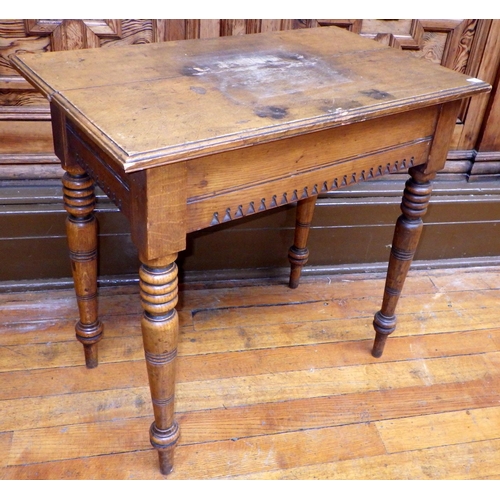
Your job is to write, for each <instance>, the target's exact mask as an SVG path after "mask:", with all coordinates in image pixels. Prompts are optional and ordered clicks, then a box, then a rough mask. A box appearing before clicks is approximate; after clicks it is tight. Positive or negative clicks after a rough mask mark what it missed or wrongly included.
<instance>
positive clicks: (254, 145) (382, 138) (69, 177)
mask: <svg viewBox="0 0 500 500" xmlns="http://www.w3.org/2000/svg"><path fill="white" fill-rule="evenodd" d="M12 63H13V64H14V66H15V67H16V68H17V69H18V70H19V72H20V73H21V74H22V75H23V76H25V77H26V78H27V79H28V81H30V82H31V83H32V84H33V85H34V86H35V87H36V88H37V89H38V90H40V91H41V92H42V93H43V94H44V95H45V96H47V98H48V99H49V100H50V105H51V113H52V123H53V132H54V143H55V151H56V154H57V155H58V157H59V158H60V159H61V162H62V166H63V168H64V169H65V171H66V173H65V175H64V177H63V191H64V204H65V207H66V209H67V212H68V218H67V232H68V241H69V248H70V257H71V262H72V266H73V274H74V281H75V289H76V295H77V300H78V306H79V312H80V320H79V321H78V323H77V325H76V335H77V338H78V340H80V341H81V342H82V343H83V345H84V349H85V358H86V364H87V366H88V367H95V366H96V365H97V342H98V340H99V339H100V338H101V336H102V333H103V325H102V324H101V322H100V321H99V318H98V313H97V284H96V282H97V277H96V274H97V272H96V258H97V235H96V222H95V218H94V214H93V211H94V205H95V197H94V183H95V184H97V185H99V186H100V187H101V188H102V189H103V190H104V192H105V193H107V195H108V196H109V197H110V198H111V199H112V200H113V201H114V202H115V203H116V205H117V206H118V207H119V208H120V210H121V211H122V212H123V213H124V214H125V215H126V216H127V217H128V220H129V221H130V225H131V234H132V239H133V241H134V243H135V245H136V246H137V248H138V251H139V256H140V260H141V263H142V265H141V267H140V270H139V276H140V290H141V300H142V305H143V308H144V315H143V319H142V332H143V338H144V349H145V358H146V363H147V369H148V374H149V382H150V387H151V397H152V402H153V408H154V418H155V420H154V423H153V424H152V426H151V430H150V436H151V443H152V444H153V446H154V447H155V448H156V449H157V450H158V452H159V456H160V468H161V471H162V472H163V473H164V474H168V473H169V472H170V471H171V470H172V464H173V450H174V447H175V444H176V442H177V440H178V437H179V429H178V426H177V423H176V421H175V419H174V393H175V359H176V353H177V335H178V328H179V327H178V319H177V313H176V311H175V305H176V303H177V267H176V264H175V260H176V257H177V253H178V252H180V251H182V250H184V248H185V242H186V234H188V233H189V232H192V231H196V230H199V229H202V228H206V227H210V226H216V225H219V224H223V223H224V222H226V221H230V220H234V219H238V218H240V217H246V216H249V215H251V214H254V213H259V212H262V211H265V210H270V209H272V208H274V207H278V206H282V205H285V204H289V203H297V229H296V233H295V240H294V243H293V245H292V247H291V249H290V252H289V258H290V261H291V265H292V272H291V278H290V286H292V287H296V286H297V285H298V282H299V276H300V270H301V268H302V266H303V265H304V263H305V262H306V260H307V255H308V252H307V247H306V243H307V233H308V228H309V224H310V222H311V219H312V215H313V211H314V205H315V201H316V198H317V196H318V195H320V194H321V193H324V192H327V191H329V190H332V189H337V188H342V187H343V186H346V185H349V184H352V183H356V182H360V181H364V180H369V179H372V178H375V177H378V176H382V175H384V174H387V173H391V172H396V171H401V170H406V169H407V170H408V172H409V174H410V177H409V180H408V182H407V184H406V188H405V190H404V193H403V201H402V205H401V209H402V215H401V217H400V218H399V220H398V222H397V224H396V229H395V235H394V241H393V244H392V249H391V254H390V261H389V270H388V275H387V282H386V287H385V292H384V298H383V303H382V308H381V310H380V311H379V312H377V313H376V315H375V320H374V327H375V331H376V338H375V344H374V348H373V355H375V356H380V355H381V354H382V351H383V348H384V343H385V339H386V338H387V335H388V334H390V333H391V332H392V331H394V329H395V323H396V319H395V308H396V303H397V301H398V297H399V295H400V293H401V289H402V286H403V283H404V280H405V277H406V273H407V271H408V269H409V266H410V263H411V260H412V257H413V254H414V252H415V248H416V245H417V242H418V239H419V236H420V232H421V229H422V219H421V217H422V216H423V215H424V213H425V212H426V209H427V205H428V202H429V198H430V194H431V182H430V181H431V179H432V178H433V177H434V176H435V173H436V171H438V170H439V169H441V168H442V167H443V165H444V162H445V159H446V154H447V151H448V148H449V142H450V139H451V136H452V132H453V129H454V125H455V120H456V117H457V113H458V109H459V106H460V103H461V100H462V99H464V98H467V97H470V96H472V95H474V94H477V93H480V92H486V91H488V90H489V85H488V84H486V83H484V82H482V81H480V80H477V79H474V78H468V77H467V76H464V75H460V74H457V73H454V72H452V71H450V70H447V69H445V68H442V67H440V66H435V65H432V64H430V63H428V62H426V61H421V60H417V59H415V58H413V57H411V56H409V55H407V54H404V53H401V52H400V51H396V50H393V49H390V48H387V47H384V46H382V45H380V44H378V43H376V42H373V41H369V40H365V39H363V38H361V37H359V36H357V35H354V34H352V33H349V32H347V31H344V30H340V29H337V28H318V29H306V30H297V31H285V32H274V33H266V34H258V35H245V36H240V37H223V38H218V39H211V40H188V41H182V42H169V43H162V44H151V45H141V46H129V47H121V48H109V49H108V48H106V49H89V50H81V51H70V52H55V53H46V54H23V55H19V56H15V57H13V58H12Z"/></svg>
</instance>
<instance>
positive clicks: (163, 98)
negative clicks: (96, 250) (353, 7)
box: [11, 27, 490, 172]
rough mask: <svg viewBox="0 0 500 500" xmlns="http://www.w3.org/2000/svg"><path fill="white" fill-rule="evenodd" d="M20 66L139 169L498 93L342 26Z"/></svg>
mask: <svg viewBox="0 0 500 500" xmlns="http://www.w3.org/2000/svg"><path fill="white" fill-rule="evenodd" d="M11 60H12V63H13V65H14V66H15V67H16V68H17V69H18V70H19V72H20V73H21V74H22V75H23V76H24V77H25V78H26V79H27V80H28V81H30V82H31V83H32V84H33V85H34V86H35V87H36V88H37V89H39V90H40V91H41V92H42V93H43V94H44V95H45V96H47V98H48V99H50V100H53V101H54V102H55V103H57V104H58V105H59V106H60V107H61V108H62V109H63V110H65V112H66V113H67V115H68V116H69V117H70V119H71V120H72V121H73V122H75V123H76V124H77V126H79V127H80V128H82V129H83V130H84V131H85V133H87V134H89V136H90V137H91V138H92V139H93V140H94V141H95V142H96V143H97V144H98V145H99V147H101V148H103V149H104V150H105V151H106V152H107V153H108V154H110V155H111V156H112V157H113V158H114V159H115V160H116V161H117V163H118V164H119V165H121V166H122V167H123V169H124V170H125V171H128V172H131V171H135V170H140V169H144V168H149V167H154V166H158V165H162V164H167V163H173V162H177V161H183V160H186V159H189V158H194V157H199V156H204V155H206V154H211V153H215V152H220V151H226V150H230V149H236V148H240V147H244V146H247V145H253V144H258V143H260V142H266V141H271V140H277V139H281V138H284V137H290V136H293V135H298V134H303V133H307V132H312V131H316V130H321V129H325V128H329V127H334V126H338V125H343V124H348V123H354V122H357V121H362V120H366V119H368V118H374V117H378V116H384V115H388V114H394V113H397V112H402V111H408V110H411V109H416V108H419V107H423V106H430V105H434V104H439V103H441V102H447V101H452V100H457V99H461V98H465V97H469V96H472V95H474V94H476V93H479V92H484V91H487V90H489V89H490V86H489V85H488V84H487V83H485V82H482V81H481V80H478V79H476V78H471V77H468V76H466V75H462V74H459V73H456V72H454V71H451V70H448V69H446V68H443V67H441V66H439V65H436V64H432V63H430V62H428V61H425V60H420V59H418V58H416V57H414V56H412V55H411V54H408V53H406V52H402V51H400V50H396V49H392V48H389V47H386V46H383V45H382V44H380V43H378V42H375V41H372V40H368V39H365V38H362V37H361V36H359V35H356V34H353V33H350V32H348V31H346V30H343V29H339V28H336V27H321V28H312V29H302V30H291V31H281V32H271V33H261V34H255V35H242V36H233V37H220V38H215V39H209V40H185V41H178V42H165V43H157V44H145V45H131V46H126V47H112V48H102V49H85V50H75V51H65V52H52V53H36V54H22V55H17V56H14V57H13V58H12V59H11Z"/></svg>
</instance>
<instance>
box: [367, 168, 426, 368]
mask: <svg viewBox="0 0 500 500" xmlns="http://www.w3.org/2000/svg"><path fill="white" fill-rule="evenodd" d="M409 173H410V175H411V178H410V179H408V181H407V182H406V186H405V190H404V193H403V200H402V202H401V212H402V215H400V217H399V219H398V220H397V223H396V228H395V231H394V238H393V241H392V248H391V255H390V258H389V268H388V271H387V278H386V282H385V289H384V298H383V301H382V308H381V310H380V311H379V312H377V313H376V314H375V318H374V320H373V327H374V329H375V332H376V335H375V342H374V345H373V349H372V355H373V356H374V357H376V358H379V357H380V356H382V353H383V351H384V347H385V342H386V340H387V337H388V335H390V334H391V333H392V332H393V331H394V330H395V329H396V315H395V311H396V305H397V303H398V300H399V296H400V295H401V291H402V289H403V284H404V282H405V279H406V275H407V274H408V270H409V269H410V265H411V262H412V260H413V256H414V254H415V251H416V249H417V245H418V241H419V239H420V235H421V233H422V227H423V222H422V217H423V215H425V213H426V211H427V207H428V205H429V200H430V197H431V191H432V185H431V182H430V179H431V178H432V177H434V176H435V174H430V175H428V176H425V175H423V174H421V173H420V171H419V170H418V168H416V167H415V168H411V169H410V170H409Z"/></svg>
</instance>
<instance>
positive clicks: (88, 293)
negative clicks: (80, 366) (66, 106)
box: [62, 167, 103, 368]
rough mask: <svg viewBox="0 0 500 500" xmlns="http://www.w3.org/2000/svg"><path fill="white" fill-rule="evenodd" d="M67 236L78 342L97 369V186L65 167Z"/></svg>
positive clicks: (79, 171)
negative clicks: (76, 315) (78, 315)
mask: <svg viewBox="0 0 500 500" xmlns="http://www.w3.org/2000/svg"><path fill="white" fill-rule="evenodd" d="M62 183H63V200H64V207H65V209H66V211H67V212H68V217H67V219H66V233H67V236H68V246H69V255H70V259H71V267H72V272H73V280H74V283H75V292H76V299H77V303H78V310H79V314H80V320H79V321H78V322H77V324H76V326H75V330H76V338H77V339H78V340H79V341H80V342H81V343H82V344H83V347H84V352H85V364H86V365H87V367H88V368H94V367H96V366H97V342H98V341H99V340H100V338H101V337H102V332H103V326H102V323H101V322H100V321H99V319H98V315H97V222H96V219H95V217H94V208H95V195H94V184H93V182H92V180H91V179H90V177H89V176H88V175H87V174H86V173H85V172H84V171H83V170H82V169H81V168H80V167H66V173H65V174H64V176H63V179H62Z"/></svg>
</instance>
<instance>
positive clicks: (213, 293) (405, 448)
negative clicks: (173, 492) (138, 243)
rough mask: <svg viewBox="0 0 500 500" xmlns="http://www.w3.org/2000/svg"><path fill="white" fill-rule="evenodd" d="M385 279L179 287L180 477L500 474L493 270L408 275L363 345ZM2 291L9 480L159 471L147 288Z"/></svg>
mask: <svg viewBox="0 0 500 500" xmlns="http://www.w3.org/2000/svg"><path fill="white" fill-rule="evenodd" d="M383 286H384V279H383V275H381V274H352V275H335V276H323V277H311V278H307V279H304V280H303V282H302V283H301V285H300V287H299V288H298V289H296V290H290V289H289V288H287V286H286V284H285V283H275V284H261V285H258V284H254V285H252V286H243V285H241V284H240V285H239V286H227V287H226V288H224V287H220V285H219V286H218V287H216V288H214V287H210V286H199V285H198V286H191V287H185V288H184V289H182V290H181V292H180V301H179V306H178V310H179V317H180V323H181V334H180V345H179V358H178V360H179V363H178V379H177V380H178V383H177V401H176V411H177V418H178V421H179V423H180V425H181V438H180V441H179V445H178V447H177V451H176V466H175V470H174V472H173V473H172V475H171V476H169V477H170V478H172V479H252V480H254V479H498V478H499V477H500V312H499V307H498V304H499V302H500V268H497V267H485V268H469V269H451V270H450V269H447V270H419V271H411V272H410V274H409V276H408V279H407V282H406V285H405V289H404V293H403V296H402V297H401V301H400V304H399V306H398V327H397V330H396V332H395V333H394V334H393V336H391V338H390V339H389V341H388V344H387V348H386V352H385V353H384V356H383V357H382V358H380V359H375V358H373V357H372V356H371V355H370V347H371V343H372V339H373V329H372V325H371V322H372V319H373V314H374V312H375V311H376V310H378V308H379V305H380V300H381V296H382V291H383ZM99 293H100V312H101V316H102V319H103V321H104V323H105V337H104V339H103V340H102V341H101V343H100V346H99V357H100V365H99V367H98V368H97V369H94V370H87V369H86V368H85V366H84V360H83V353H82V349H81V346H80V345H79V344H78V342H77V341H76V340H75V339H74V331H73V325H74V321H75V312H76V302H75V299H74V295H73V292H72V291H71V290H54V291H43V292H42V291H40V292H25V293H11V294H0V317H1V318H2V321H1V324H0V449H1V450H2V453H0V479H164V477H163V476H161V474H160V473H159V472H158V467H157V455H156V451H154V450H153V449H152V448H151V445H150V443H149V436H148V428H149V425H150V423H151V421H152V410H151V405H150V398H149V388H148V383H147V375H146V369H145V363H144V354H143V350H142V340H141V333H140V329H139V322H140V315H141V310H140V304H139V298H138V287H137V286H119V287H109V288H102V289H101V290H100V292H99Z"/></svg>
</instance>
